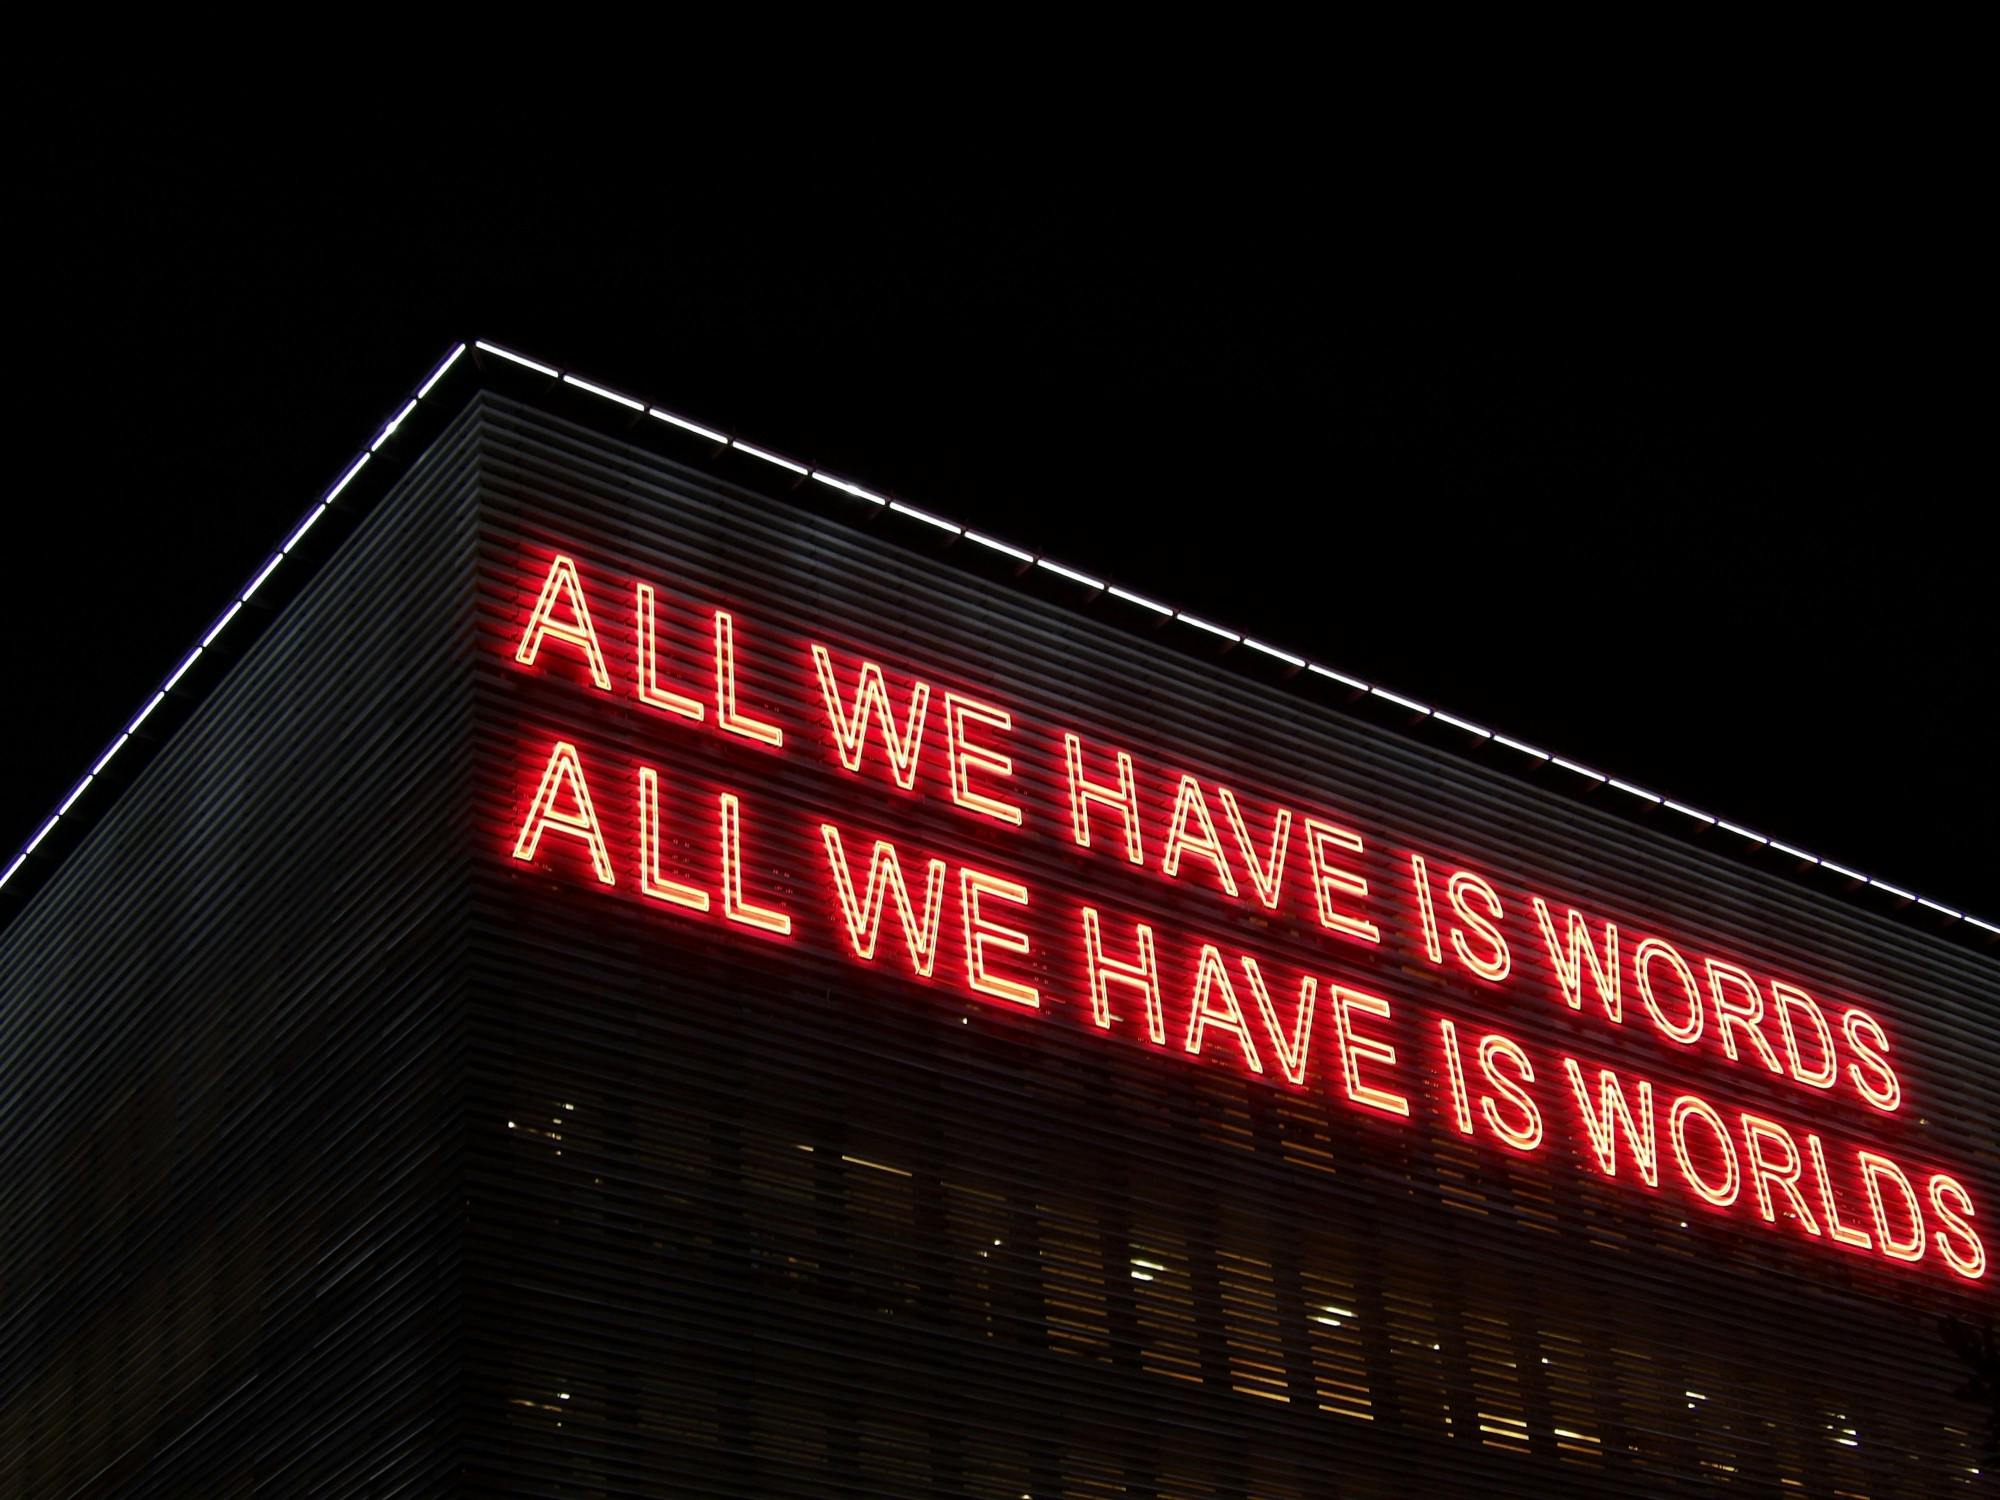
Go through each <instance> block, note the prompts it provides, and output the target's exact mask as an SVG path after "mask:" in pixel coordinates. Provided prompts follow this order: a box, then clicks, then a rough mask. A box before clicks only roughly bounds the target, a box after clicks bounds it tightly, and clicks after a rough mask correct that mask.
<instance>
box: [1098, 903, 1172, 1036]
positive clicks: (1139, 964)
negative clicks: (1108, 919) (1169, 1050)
mask: <svg viewBox="0 0 2000 1500" xmlns="http://www.w3.org/2000/svg"><path fill="white" fill-rule="evenodd" d="M1133 925H1134V926H1135V927H1136V928H1138V932H1139V937H1138V944H1139V957H1138V960H1137V961H1136V962H1133V963H1127V962H1126V961H1125V960H1123V959H1117V958H1107V957H1105V954H1104V932H1103V929H1102V927H1101V926H1100V919H1099V917H1098V915H1097V909H1096V908H1095V907H1090V906H1086V907H1085V908H1084V909H1083V961H1084V967H1085V968H1086V969H1087V970H1088V971H1089V977H1090V1014H1091V1019H1092V1020H1094V1021H1095V1022H1096V1023H1097V1025H1098V1026H1099V1027H1100V1028H1102V1029H1103V1030H1106V1031H1109V1030H1110V1029H1111V986H1112V985H1114V984H1129V985H1130V986H1132V988H1134V989H1136V990H1137V991H1139V993H1140V995H1141V996H1143V997H1144V999H1145V1002H1146V1031H1147V1034H1148V1035H1150V1036H1151V1037H1152V1039H1153V1043H1154V1045H1155V1046H1162V1047H1164V1046H1165V1045H1166V1042H1167V1016H1166V1008H1165V1006H1164V1005H1163V1004H1162V1002H1161V998H1160V961H1159V958H1158V956H1157V955H1156V954H1155V953H1154V951H1153V929H1152V928H1150V927H1148V926H1147V925H1146V924H1145V923H1144V922H1136V923H1134V924H1133Z"/></svg>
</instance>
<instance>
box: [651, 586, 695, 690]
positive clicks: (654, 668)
mask: <svg viewBox="0 0 2000 1500" xmlns="http://www.w3.org/2000/svg"><path fill="white" fill-rule="evenodd" d="M638 615H639V701H640V702H641V703H644V704H647V705H649V706H651V707H653V708H664V709H665V710H666V711H667V712H668V713H670V714H679V715H680V716H681V717H682V718H684V719H693V720H695V721H697V722H699V721H700V719H701V714H702V708H701V704H700V703H699V702H697V701H696V700H695V699H693V698H690V697H688V696H687V695H686V694H684V693H676V692H673V691H671V690H669V689H666V688H662V687H661V686H660V679H659V663H658V660H657V647H656V645H655V637H656V636H657V634H658V631H657V629H656V628H655V623H654V619H653V615H654V604H653V586H652V585H651V584H647V583H642V584H640V585H639V608H638Z"/></svg>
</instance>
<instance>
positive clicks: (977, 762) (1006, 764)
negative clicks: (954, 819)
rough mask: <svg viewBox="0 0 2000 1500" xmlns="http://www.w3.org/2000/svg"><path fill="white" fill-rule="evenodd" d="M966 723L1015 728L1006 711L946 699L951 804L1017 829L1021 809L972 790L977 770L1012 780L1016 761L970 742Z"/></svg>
mask: <svg viewBox="0 0 2000 1500" xmlns="http://www.w3.org/2000/svg"><path fill="white" fill-rule="evenodd" d="M967 719H976V720H977V721H978V722H979V723H981V724H985V725H989V726H990V727H992V728H994V729H998V730H1001V731H1002V732H1005V731H1009V730H1011V729H1013V727H1014V716H1013V715H1012V714H1010V713H1008V712H1007V710H1006V709H1004V708H989V707H988V706H987V705H986V704H984V703H980V702H978V701H977V700H976V699H972V698H962V697H960V696H959V695H958V694H957V693H946V694H945V695H944V745H945V759H946V760H947V762H948V763H949V764H950V768H951V800H952V801H954V802H956V803H957V804H958V805H959V806H960V807H963V808H967V809H969V810H970V811H972V812H976V813H984V814H985V815H986V816H987V817H989V818H992V819H994V820H995V821H997V822H1001V823H1012V824H1013V825H1014V826H1015V827H1016V828H1018V827H1020V826H1021V809H1020V808H1018V807H1016V806H1015V805H1014V804H1013V803H1011V802H1002V801H1001V800H1000V799H999V798H998V797H989V796H987V795H986V794H985V793H984V792H975V791H974V790H973V789H972V772H973V771H974V770H980V771H990V772H992V773H993V774H994V775H995V776H1012V775H1013V774H1014V761H1013V758H1012V757H1011V756H1006V755H1002V754H1001V753H1000V752H999V751H998V750H992V749H989V748H988V747H986V746H985V745H975V744H972V743H971V742H970V741H968V740H967V739H966V737H965V721H966V720H967ZM884 722H885V723H886V722H887V720H886V719H885V720H884Z"/></svg>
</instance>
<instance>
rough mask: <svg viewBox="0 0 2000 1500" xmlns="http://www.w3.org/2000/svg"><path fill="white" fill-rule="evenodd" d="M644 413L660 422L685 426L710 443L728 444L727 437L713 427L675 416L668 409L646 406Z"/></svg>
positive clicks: (726, 445) (725, 445)
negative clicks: (662, 409)
mask: <svg viewBox="0 0 2000 1500" xmlns="http://www.w3.org/2000/svg"><path fill="white" fill-rule="evenodd" d="M646 415H647V416H649V417H658V418H659V419H660V420H661V421H662V422H671V423H673V424H674V426H676V427H681V428H685V429H686V430H687V431H689V432H692V433H694V434H695V435H696V436H697V437H705V438H707V439H708V440H709V441H710V442H711V443H720V444H722V445H723V446H724V447H725V448H726V447H728V446H729V439H728V438H727V437H725V436H724V435H723V434H722V433H719V432H717V431H716V430H715V429H714V428H713V427H704V426H702V425H701V423H699V422H690V421H689V420H688V419H687V418H686V417H677V416H675V415H674V414H673V413H672V412H670V411H661V410H660V408H659V407H657V406H649V407H647V408H646Z"/></svg>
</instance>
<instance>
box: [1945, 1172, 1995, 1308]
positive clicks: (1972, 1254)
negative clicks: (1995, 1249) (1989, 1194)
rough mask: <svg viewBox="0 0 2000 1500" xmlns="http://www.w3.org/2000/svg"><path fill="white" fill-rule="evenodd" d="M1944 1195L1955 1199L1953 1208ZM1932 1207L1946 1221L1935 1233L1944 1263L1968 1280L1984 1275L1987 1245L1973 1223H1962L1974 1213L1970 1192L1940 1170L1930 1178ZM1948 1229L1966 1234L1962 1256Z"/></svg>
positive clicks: (1974, 1279)
mask: <svg viewBox="0 0 2000 1500" xmlns="http://www.w3.org/2000/svg"><path fill="white" fill-rule="evenodd" d="M1947 1194H1949V1195H1950V1196H1951V1197H1953V1198H1956V1199H1957V1200H1958V1207H1957V1209H1956V1210H1954V1209H1953V1208H1951V1207H1950V1206H1949V1205H1947V1204H1946V1203H1945V1201H1944V1200H1945V1197H1946V1195H1947ZM1931 1207H1932V1208H1934V1209H1936V1210H1937V1212H1938V1217H1939V1218H1940V1219H1943V1220H1944V1223H1945V1227H1944V1228H1943V1229H1940V1230H1939V1231H1938V1232H1937V1247H1938V1254H1940V1255H1942V1256H1943V1257H1944V1263H1945V1264H1946V1265H1948V1266H1950V1267H1951V1268H1952V1270H1954V1271H1956V1272H1957V1273H1958V1274H1959V1275H1960V1276H1963V1277H1964V1278H1965V1279H1966V1280H1967V1281H1977V1280H1978V1279H1979V1278H1980V1277H1982V1276H1984V1275H1985V1274H1986V1247H1985V1246H1984V1245H1983V1244H1981V1243H1980V1241H1979V1236H1978V1235H1977V1234H1975V1233H1974V1232H1973V1229H1972V1226H1971V1225H1970V1224H1968V1223H1966V1222H1965V1221H1966V1219H1970V1218H1972V1217H1973V1216H1974V1215H1973V1212H1972V1197H1971V1195H1970V1194H1968V1193H1967V1192H1966V1191H1965V1189H1964V1188H1963V1187H1961V1186H1960V1185H1959V1184H1958V1182H1957V1180H1956V1179H1954V1178H1950V1177H1947V1176H1945V1175H1944V1173H1942V1172H1939V1173H1937V1174H1936V1175H1935V1176H1934V1177H1932V1178H1931ZM1961 1215H1963V1217H1961ZM1947 1231H1950V1232H1951V1233H1956V1234H1960V1235H1963V1236H1964V1237H1965V1243H1966V1250H1965V1252H1964V1254H1963V1256H1961V1255H1960V1253H1959V1251H1958V1250H1957V1249H1956V1248H1954V1247H1953V1245H1952V1243H1951V1239H1950V1237H1949V1234H1948V1233H1947Z"/></svg>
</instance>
